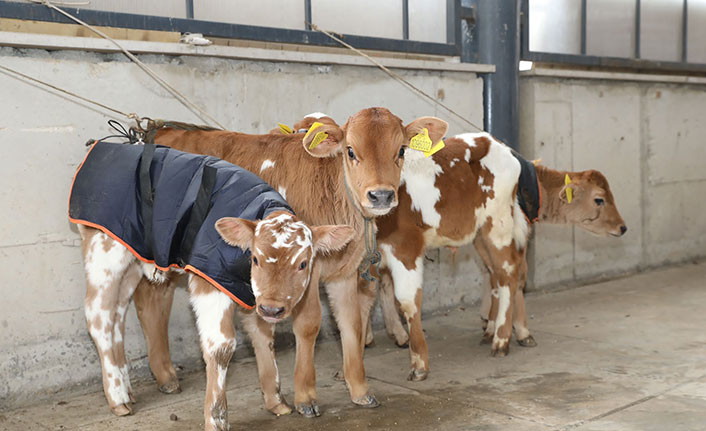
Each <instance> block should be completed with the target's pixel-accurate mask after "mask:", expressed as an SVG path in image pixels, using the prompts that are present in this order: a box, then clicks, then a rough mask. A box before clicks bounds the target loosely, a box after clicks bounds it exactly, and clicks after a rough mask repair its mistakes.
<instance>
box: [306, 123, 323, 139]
mask: <svg viewBox="0 0 706 431" xmlns="http://www.w3.org/2000/svg"><path fill="white" fill-rule="evenodd" d="M321 126H323V123H319V122H318V121H317V122H315V123H314V124H312V125H311V127H309V130H308V131H307V132H306V135H304V139H302V140H303V141H306V138H308V137H309V135H310V134H311V132H313V131H314V130H316V129H318V128H319V127H321Z"/></svg>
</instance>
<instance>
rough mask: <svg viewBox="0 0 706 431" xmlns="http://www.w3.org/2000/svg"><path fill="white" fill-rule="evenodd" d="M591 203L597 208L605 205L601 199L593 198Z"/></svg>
mask: <svg viewBox="0 0 706 431" xmlns="http://www.w3.org/2000/svg"><path fill="white" fill-rule="evenodd" d="M593 202H595V203H596V205H598V206H599V207H600V206H603V205H605V201H604V200H603V199H601V198H595V199H594V200H593Z"/></svg>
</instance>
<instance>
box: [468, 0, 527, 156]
mask: <svg viewBox="0 0 706 431" xmlns="http://www.w3.org/2000/svg"><path fill="white" fill-rule="evenodd" d="M476 7H477V14H476V25H475V27H476V32H477V39H478V59H479V61H480V62H481V63H487V64H494V65H495V73H488V74H485V75H483V111H484V119H483V125H484V127H485V130H486V131H488V132H490V133H491V134H492V135H493V136H495V137H497V138H499V139H501V140H502V141H503V142H505V143H506V144H507V145H509V146H510V147H512V148H514V149H518V147H519V134H520V128H519V107H518V98H519V89H518V81H519V70H518V68H519V63H520V26H519V22H520V3H519V0H494V1H478V2H477V3H476Z"/></svg>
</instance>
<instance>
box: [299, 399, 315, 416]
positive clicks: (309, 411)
mask: <svg viewBox="0 0 706 431" xmlns="http://www.w3.org/2000/svg"><path fill="white" fill-rule="evenodd" d="M297 412H299V414H300V415H302V416H304V417H307V418H317V417H319V416H321V411H319V405H318V404H317V403H316V400H312V401H311V403H310V404H307V403H300V404H297Z"/></svg>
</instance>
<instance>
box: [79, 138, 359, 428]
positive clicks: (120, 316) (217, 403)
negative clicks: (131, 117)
mask: <svg viewBox="0 0 706 431" xmlns="http://www.w3.org/2000/svg"><path fill="white" fill-rule="evenodd" d="M143 168H144V169H143ZM143 173H144V175H143ZM230 214H233V215H238V216H241V217H246V216H247V218H235V217H228V215H230ZM69 219H70V220H71V221H72V222H74V223H77V224H78V227H79V232H80V234H81V238H82V252H83V258H84V263H85V271H86V300H85V314H86V321H87V323H88V329H89V332H90V334H91V337H92V338H93V340H94V342H95V344H96V347H97V349H98V354H99V356H100V360H101V367H102V371H103V389H104V392H105V396H106V398H107V400H108V403H109V405H110V408H111V409H112V411H113V413H115V414H116V415H118V416H123V415H127V414H131V413H132V408H131V404H132V403H134V402H135V399H134V397H133V394H132V389H131V385H130V377H129V370H128V364H127V360H126V357H125V349H124V333H125V315H126V311H127V308H128V306H129V304H130V301H131V300H132V299H133V295H134V296H135V301H136V304H137V306H136V308H137V314H138V317H139V319H140V323H141V324H142V328H143V330H144V332H145V338H146V339H147V344H148V354H149V357H150V368H151V369H152V372H153V374H154V375H155V377H156V379H157V382H158V384H159V387H160V390H161V391H163V392H167V393H172V392H177V391H178V390H179V383H178V380H177V377H176V371H175V370H174V367H173V366H172V364H171V361H169V360H168V338H167V324H168V319H164V317H165V314H163V313H166V316H168V315H169V309H166V310H161V309H158V310H155V309H145V302H144V301H139V300H138V299H139V298H138V296H139V295H153V294H156V295H165V294H166V295H171V294H172V292H173V291H172V290H171V289H170V288H169V286H170V285H172V284H173V283H172V281H173V278H175V277H176V276H178V275H179V274H184V273H186V274H188V277H189V279H188V286H189V287H188V289H189V295H190V300H191V304H192V307H193V309H194V312H195V314H196V321H197V325H198V329H199V335H200V339H201V349H202V351H203V357H204V360H205V362H206V375H207V392H206V400H205V406H204V418H205V428H206V429H207V430H215V429H217V430H225V429H228V428H229V426H228V414H227V404H226V394H225V380H226V373H227V370H228V364H229V362H230V359H231V357H232V355H233V352H234V350H235V344H236V336H235V328H234V325H233V314H234V312H235V309H236V306H235V305H236V303H238V304H240V305H242V306H243V308H244V309H246V310H250V311H249V312H245V313H244V317H243V321H244V323H245V328H246V330H247V332H248V333H249V334H250V337H251V339H252V342H253V347H254V349H255V353H256V356H257V363H258V370H259V376H260V381H261V386H262V392H263V396H264V400H265V405H266V407H267V409H269V410H270V411H272V412H273V413H275V414H287V413H290V412H291V408H290V407H289V406H288V405H287V403H286V402H285V401H284V400H283V399H282V397H281V395H280V389H279V376H278V373H277V365H276V363H275V358H274V351H273V336H274V325H275V324H276V323H277V322H279V321H281V320H282V319H285V318H287V317H289V316H292V319H293V326H294V333H295V337H296V339H297V360H296V369H295V374H294V385H295V405H296V408H297V411H299V412H300V413H302V414H303V415H305V416H318V415H319V409H318V406H317V399H316V387H315V386H316V379H315V373H314V360H313V359H314V358H313V355H314V342H315V340H316V336H317V334H318V332H319V327H320V324H321V304H320V302H319V292H318V290H319V276H320V272H321V269H320V263H318V261H319V260H321V259H315V257H316V256H317V255H325V254H330V253H335V252H338V251H339V250H341V249H342V248H344V247H345V246H346V245H347V244H348V243H349V242H350V240H351V239H352V238H353V236H354V230H353V228H351V227H349V226H346V225H325V226H316V227H309V226H308V225H307V224H305V223H303V222H301V221H299V220H298V219H297V218H296V217H295V216H294V215H293V214H292V212H291V210H290V209H289V207H288V205H287V203H286V202H285V201H284V199H283V198H282V197H281V196H280V195H279V194H277V193H276V192H275V191H274V190H273V189H272V188H271V187H270V186H269V185H267V184H266V183H265V182H264V181H263V180H262V179H260V178H258V177H256V176H255V175H254V174H252V173H250V172H248V171H246V170H245V169H242V168H239V167H237V166H235V165H232V164H230V163H227V162H224V161H222V160H218V159H215V158H213V157H209V156H198V155H189V154H187V153H183V152H179V151H176V150H172V149H167V148H163V147H155V146H154V145H144V146H142V145H139V146H138V145H135V146H130V145H121V144H110V143H105V142H99V143H96V144H94V145H93V146H92V147H91V150H90V151H89V153H88V155H87V156H86V160H84V162H83V163H82V164H81V166H80V167H79V169H78V171H77V173H76V177H75V178H74V183H73V184H72V187H71V197H70V202H69ZM249 219H261V220H260V221H250V220H249ZM246 250H250V251H251V255H250V256H249V255H248V254H247V253H246ZM138 286H139V288H138ZM165 292H166V293H165ZM140 304H142V305H140ZM148 305H149V304H148ZM253 308H254V310H253ZM158 351H159V352H158ZM165 354H166V360H165Z"/></svg>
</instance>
